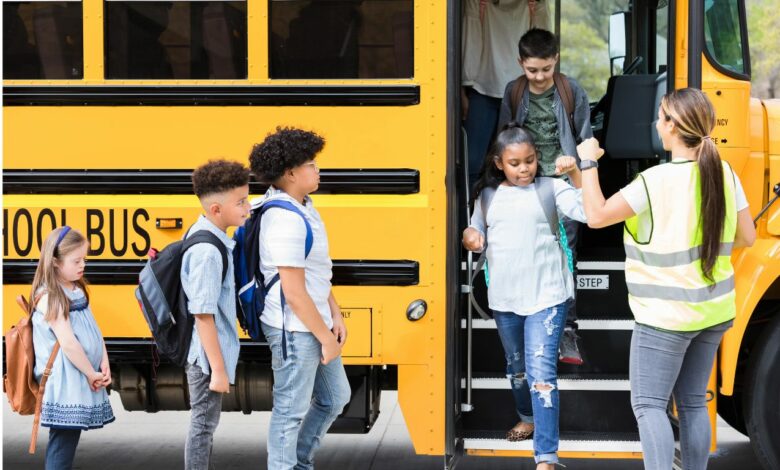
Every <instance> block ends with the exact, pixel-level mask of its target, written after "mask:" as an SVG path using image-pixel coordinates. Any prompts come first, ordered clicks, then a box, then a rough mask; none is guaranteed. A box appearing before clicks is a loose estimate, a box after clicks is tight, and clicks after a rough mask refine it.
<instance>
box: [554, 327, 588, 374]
mask: <svg viewBox="0 0 780 470" xmlns="http://www.w3.org/2000/svg"><path fill="white" fill-rule="evenodd" d="M578 339H579V336H577V332H576V331H574V330H573V329H571V328H566V329H565V330H563V338H561V346H560V349H559V351H558V354H559V355H558V361H560V362H563V363H565V364H574V365H575V366H581V365H582V363H583V360H582V355H581V354H580V349H579V348H578V347H577V340H578Z"/></svg>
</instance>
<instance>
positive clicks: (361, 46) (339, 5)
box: [268, 0, 414, 78]
mask: <svg viewBox="0 0 780 470" xmlns="http://www.w3.org/2000/svg"><path fill="white" fill-rule="evenodd" d="M269 10H270V14H271V20H270V21H271V26H270V36H271V37H270V39H269V41H268V43H269V48H270V50H269V57H270V62H271V66H270V75H271V78H411V77H412V76H413V74H414V52H413V50H414V44H413V39H414V36H413V31H414V24H413V6H412V0H291V1H288V0H284V1H282V0H270V8H269Z"/></svg>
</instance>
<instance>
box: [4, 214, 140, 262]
mask: <svg viewBox="0 0 780 470" xmlns="http://www.w3.org/2000/svg"><path fill="white" fill-rule="evenodd" d="M131 211H132V215H131ZM84 215H85V217H84V218H83V219H82V220H85V221H86V226H85V230H84V235H85V236H86V237H87V239H88V240H89V243H90V250H89V256H100V255H102V254H104V253H106V252H108V253H110V254H111V255H112V256H115V257H121V256H124V255H125V254H127V253H128V250H131V251H132V253H133V254H134V255H135V256H138V257H144V256H146V254H147V253H148V251H149V248H151V243H152V242H151V237H150V235H149V232H148V231H147V230H146V229H145V228H144V224H146V223H148V222H149V220H150V217H149V213H148V212H147V211H146V209H107V210H101V209H85V214H84ZM71 216H73V213H72V212H71ZM74 218H78V217H74ZM9 222H10V223H9ZM67 223H68V222H67V211H66V210H65V209H60V210H59V213H57V212H55V210H52V209H41V210H40V211H39V212H38V213H37V214H36V213H34V212H31V211H30V210H28V209H26V208H20V209H16V210H15V211H13V212H9V210H8V209H3V256H5V257H8V256H9V253H10V251H11V247H13V251H14V257H19V258H24V257H27V256H29V255H30V253H31V252H32V251H33V248H34V247H37V249H38V251H39V252H40V249H41V246H42V245H43V241H44V240H45V239H46V235H47V234H48V233H49V232H51V231H52V230H54V229H55V228H57V227H62V226H63V225H67ZM131 226H132V231H133V232H132V233H134V234H135V235H136V236H137V238H140V239H141V240H140V243H139V242H137V241H133V242H132V243H130V229H131ZM9 228H10V231H9Z"/></svg>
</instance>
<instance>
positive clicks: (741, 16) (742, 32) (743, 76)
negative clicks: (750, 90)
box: [701, 0, 752, 81]
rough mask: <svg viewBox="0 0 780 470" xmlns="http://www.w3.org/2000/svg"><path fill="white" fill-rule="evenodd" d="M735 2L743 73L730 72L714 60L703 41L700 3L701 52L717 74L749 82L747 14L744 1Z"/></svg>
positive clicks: (702, 12) (750, 72) (750, 73)
mask: <svg viewBox="0 0 780 470" xmlns="http://www.w3.org/2000/svg"><path fill="white" fill-rule="evenodd" d="M732 1H735V2H737V16H738V18H737V21H738V24H739V36H740V41H741V46H742V47H741V49H742V63H743V64H744V69H745V72H744V73H740V72H737V71H735V70H731V69H729V68H727V67H724V66H723V65H722V64H721V63H720V62H718V60H717V59H716V58H715V56H714V55H713V54H712V52H711V51H710V48H709V45H708V44H707V41H705V38H704V21H705V20H704V4H703V2H702V10H701V18H702V30H701V34H702V44H703V45H704V47H702V52H703V53H704V57H705V58H706V59H707V62H709V63H710V65H712V67H713V68H714V69H715V70H717V71H718V72H720V73H722V74H723V75H726V76H727V77H731V78H734V79H737V80H746V81H750V77H751V75H752V71H751V66H750V44H749V43H748V30H747V27H748V26H747V12H746V10H745V1H744V0H732Z"/></svg>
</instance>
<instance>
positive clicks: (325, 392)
mask: <svg viewBox="0 0 780 470" xmlns="http://www.w3.org/2000/svg"><path fill="white" fill-rule="evenodd" d="M261 326H262V328H263V333H265V337H266V338H267V339H268V344H269V345H270V347H271V367H272V368H273V371H274V404H273V412H272V413H271V426H270V429H269V430H268V468H269V469H271V468H272V469H274V470H289V469H295V470H310V469H313V468H314V453H315V452H316V451H317V449H318V448H319V446H320V441H321V440H322V438H323V437H324V436H325V433H326V432H327V431H328V428H330V425H331V424H333V421H335V420H336V417H338V415H339V414H341V411H342V410H343V409H344V407H345V406H346V405H347V404H348V403H349V400H350V397H351V395H352V390H351V388H350V386H349V381H348V380H347V374H346V372H345V371H344V365H343V364H342V362H341V357H337V358H336V359H334V360H332V361H331V362H329V363H328V364H327V365H323V364H322V363H321V362H320V359H321V358H322V345H321V344H320V342H319V341H317V338H315V337H314V335H313V334H311V333H304V332H297V331H295V332H290V331H288V332H287V334H286V336H287V359H284V358H283V357H282V330H280V329H278V328H273V327H271V326H268V325H266V324H265V323H262V324H261Z"/></svg>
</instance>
